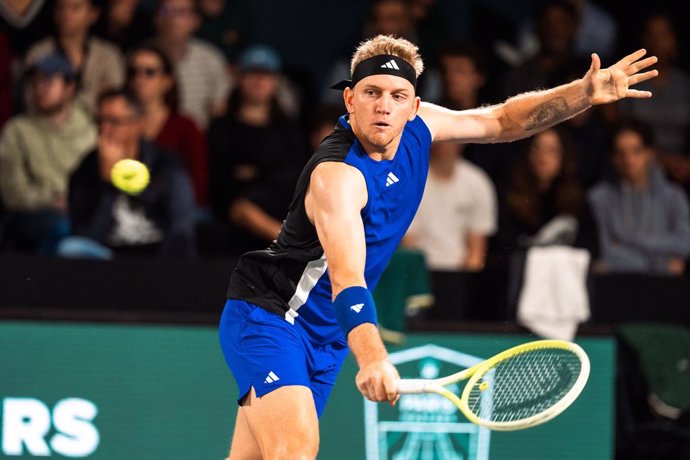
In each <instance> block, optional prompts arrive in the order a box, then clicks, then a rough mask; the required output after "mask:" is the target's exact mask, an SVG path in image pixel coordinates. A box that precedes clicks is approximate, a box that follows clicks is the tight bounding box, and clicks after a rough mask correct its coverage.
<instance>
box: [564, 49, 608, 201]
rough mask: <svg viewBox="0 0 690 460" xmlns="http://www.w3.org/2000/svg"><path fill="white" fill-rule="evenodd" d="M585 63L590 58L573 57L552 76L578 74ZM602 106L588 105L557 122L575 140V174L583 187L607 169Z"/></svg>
mask: <svg viewBox="0 0 690 460" xmlns="http://www.w3.org/2000/svg"><path fill="white" fill-rule="evenodd" d="M589 66H590V58H587V59H586V60H585V59H584V58H582V59H577V60H575V61H573V63H572V65H571V66H570V67H569V68H566V69H563V71H564V72H563V74H562V77H556V80H558V81H562V82H569V81H574V80H577V79H579V78H582V75H584V74H585V72H586V71H587V69H588V68H589ZM603 107H604V106H601V105H596V106H593V107H590V108H589V109H588V110H585V111H583V112H580V113H579V114H577V115H575V116H574V117H572V118H569V119H568V120H566V121H565V122H563V123H562V124H561V125H560V127H561V128H563V129H564V130H565V131H566V132H567V133H568V134H569V137H570V139H571V140H572V141H573V143H574V144H575V150H576V151H577V154H578V156H577V165H578V175H579V177H580V180H581V182H582V185H583V186H584V187H585V188H589V187H591V186H592V185H594V184H595V183H596V182H598V181H599V180H600V179H601V178H602V177H603V175H604V174H606V172H607V171H608V170H609V167H608V163H607V161H606V153H607V152H606V136H607V128H608V122H607V117H606V115H605V114H604V112H603Z"/></svg>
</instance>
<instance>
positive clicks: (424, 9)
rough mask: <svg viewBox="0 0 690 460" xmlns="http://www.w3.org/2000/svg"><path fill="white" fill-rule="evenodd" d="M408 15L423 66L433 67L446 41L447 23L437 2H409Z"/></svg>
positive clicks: (410, 0) (421, 0)
mask: <svg viewBox="0 0 690 460" xmlns="http://www.w3.org/2000/svg"><path fill="white" fill-rule="evenodd" d="M409 2H410V14H411V16H412V22H413V23H414V28H415V30H416V31H417V37H418V40H419V50H420V53H421V55H422V56H426V61H425V64H426V65H427V66H428V67H435V66H436V64H437V62H436V58H437V57H438V51H439V49H440V48H441V47H442V46H443V43H444V41H446V40H447V30H446V28H447V21H446V17H445V16H444V11H443V10H442V9H441V5H440V2H439V1H438V0H409Z"/></svg>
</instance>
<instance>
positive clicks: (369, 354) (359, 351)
mask: <svg viewBox="0 0 690 460" xmlns="http://www.w3.org/2000/svg"><path fill="white" fill-rule="evenodd" d="M347 342H348V345H349V346H350V350H352V354H353V355H354V357H355V360H356V361H357V364H358V365H359V368H360V369H361V368H363V367H365V366H367V365H369V364H371V363H374V362H377V361H385V360H386V359H388V352H387V351H386V347H385V346H384V344H383V341H382V340H381V336H380V335H379V330H378V328H377V327H376V325H374V324H371V323H365V324H361V325H359V326H357V327H356V328H354V329H352V330H351V331H350V333H349V334H348V336H347Z"/></svg>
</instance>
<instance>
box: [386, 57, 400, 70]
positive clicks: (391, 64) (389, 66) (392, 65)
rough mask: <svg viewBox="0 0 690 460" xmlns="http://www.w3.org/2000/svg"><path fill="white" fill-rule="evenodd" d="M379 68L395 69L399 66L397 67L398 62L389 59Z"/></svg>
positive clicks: (398, 68)
mask: <svg viewBox="0 0 690 460" xmlns="http://www.w3.org/2000/svg"><path fill="white" fill-rule="evenodd" d="M381 68H384V69H395V70H400V67H398V64H396V63H395V60H393V59H391V60H390V61H388V62H386V63H385V64H383V65H382V66H381Z"/></svg>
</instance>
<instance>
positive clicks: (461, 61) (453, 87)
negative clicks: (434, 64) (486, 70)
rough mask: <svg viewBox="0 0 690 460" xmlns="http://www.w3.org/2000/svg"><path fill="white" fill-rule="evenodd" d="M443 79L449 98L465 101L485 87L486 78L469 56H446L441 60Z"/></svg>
mask: <svg viewBox="0 0 690 460" xmlns="http://www.w3.org/2000/svg"><path fill="white" fill-rule="evenodd" d="M441 64H442V68H443V79H444V81H445V84H446V88H447V91H448V93H449V96H450V97H452V98H454V99H464V98H467V97H470V96H472V95H474V94H476V93H477V92H478V91H479V89H480V88H481V87H482V86H484V77H483V76H482V74H481V73H479V71H477V67H475V65H474V62H472V59H470V58H469V57H467V56H444V57H443V58H442V60H441Z"/></svg>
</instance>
